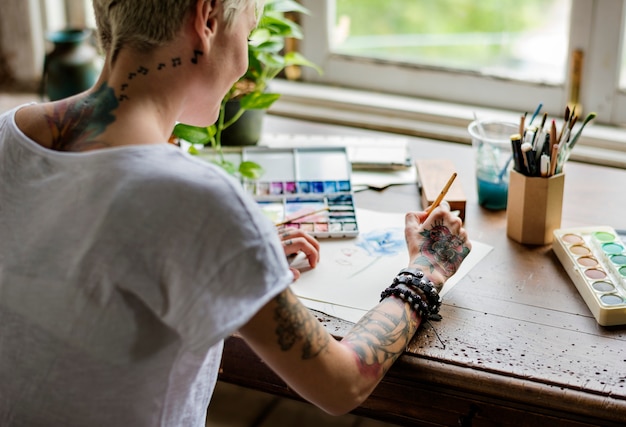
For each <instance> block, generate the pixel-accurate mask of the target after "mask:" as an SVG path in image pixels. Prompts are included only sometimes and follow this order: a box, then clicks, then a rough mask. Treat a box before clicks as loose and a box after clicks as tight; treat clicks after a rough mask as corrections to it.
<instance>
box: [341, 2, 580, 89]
mask: <svg viewBox="0 0 626 427" xmlns="http://www.w3.org/2000/svg"><path fill="white" fill-rule="evenodd" d="M335 7H336V16H335V23H334V31H333V34H332V36H331V51H333V52H335V53H340V54H346V55H355V56H363V57H369V58H375V59H380V60H385V61H392V62H399V63H407V64H419V65H422V66H429V67H434V68H438V67H441V68H448V69H456V70H467V71H475V72H481V73H483V74H487V75H492V76H498V77H507V78H518V79H525V80H532V81H537V82H546V83H550V84H562V83H563V81H564V76H565V73H566V71H567V70H566V68H567V67H566V59H567V45H568V35H569V16H570V7H571V1H570V0H526V1H523V2H520V1H517V0H481V1H468V0H436V1H433V0H387V1H385V4H384V7H383V6H381V2H380V0H336V5H335Z"/></svg>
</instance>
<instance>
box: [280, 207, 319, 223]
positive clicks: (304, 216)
mask: <svg viewBox="0 0 626 427" xmlns="http://www.w3.org/2000/svg"><path fill="white" fill-rule="evenodd" d="M327 210H328V206H326V207H325V208H322V209H318V210H315V211H311V212H307V213H305V214H302V215H298V216H294V217H292V218H288V219H286V220H284V221H281V222H277V223H276V224H275V225H276V227H280V226H281V225H285V224H289V223H290V222H294V221H296V220H299V219H302V218H306V217H307V216H311V215H315V214H318V213H320V212H325V211H327Z"/></svg>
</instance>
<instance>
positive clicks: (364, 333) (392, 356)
mask: <svg viewBox="0 0 626 427" xmlns="http://www.w3.org/2000/svg"><path fill="white" fill-rule="evenodd" d="M409 316H414V315H413V314H411V312H410V310H409V309H408V308H407V307H406V306H405V309H404V310H403V311H402V313H401V314H399V315H397V316H394V315H391V314H389V313H387V312H385V311H383V310H381V309H379V308H374V309H372V310H370V311H369V312H368V313H367V314H365V315H364V316H363V318H362V319H361V320H360V321H359V322H358V323H357V324H356V325H355V326H354V328H353V329H352V330H351V331H350V333H349V334H348V335H346V337H345V338H344V339H343V341H342V343H344V344H346V345H347V346H349V347H350V348H351V349H352V350H353V351H354V353H355V355H356V358H357V364H358V366H359V370H360V371H361V373H362V374H363V375H371V376H374V377H376V376H379V375H380V374H381V373H382V374H384V373H385V372H387V370H388V369H389V367H391V365H392V364H393V362H394V361H395V360H396V359H397V358H398V357H399V356H400V355H401V354H402V352H403V351H404V350H405V349H406V346H407V345H408V344H409V341H410V339H411V337H412V335H413V334H412V331H411V324H412V323H411V319H410V318H409Z"/></svg>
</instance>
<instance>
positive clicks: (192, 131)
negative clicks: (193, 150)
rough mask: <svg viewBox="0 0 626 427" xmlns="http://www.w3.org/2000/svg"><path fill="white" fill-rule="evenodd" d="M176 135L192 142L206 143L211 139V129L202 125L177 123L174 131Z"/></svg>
mask: <svg viewBox="0 0 626 427" xmlns="http://www.w3.org/2000/svg"><path fill="white" fill-rule="evenodd" d="M172 133H173V134H174V136H176V137H177V138H180V139H184V140H185V141H187V142H189V143H191V144H202V145H204V144H206V143H207V142H209V141H210V140H211V136H212V135H211V134H210V132H209V129H208V128H206V127H202V126H192V125H187V124H184V123H177V124H176V126H174V131H173V132H172Z"/></svg>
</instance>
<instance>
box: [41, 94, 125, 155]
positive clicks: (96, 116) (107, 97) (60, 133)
mask: <svg viewBox="0 0 626 427" xmlns="http://www.w3.org/2000/svg"><path fill="white" fill-rule="evenodd" d="M118 105H119V103H118V101H117V99H116V98H115V93H114V91H113V89H111V88H110V87H109V86H108V85H107V84H106V83H104V84H102V86H100V88H99V89H98V90H97V91H96V92H94V93H93V94H91V95H89V96H88V97H87V98H86V99H84V100H83V101H81V102H79V103H60V104H57V105H56V106H55V107H54V108H53V111H52V114H49V115H46V120H47V122H48V126H49V128H50V132H51V134H52V147H51V148H52V149H54V150H58V151H82V150H88V149H93V148H97V147H103V146H106V144H105V143H104V142H102V141H99V140H98V137H99V136H100V135H101V134H102V133H103V132H104V131H105V130H106V128H107V126H108V125H110V124H111V123H113V122H114V121H115V116H114V115H113V111H114V110H115V109H116V108H117V107H118Z"/></svg>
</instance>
